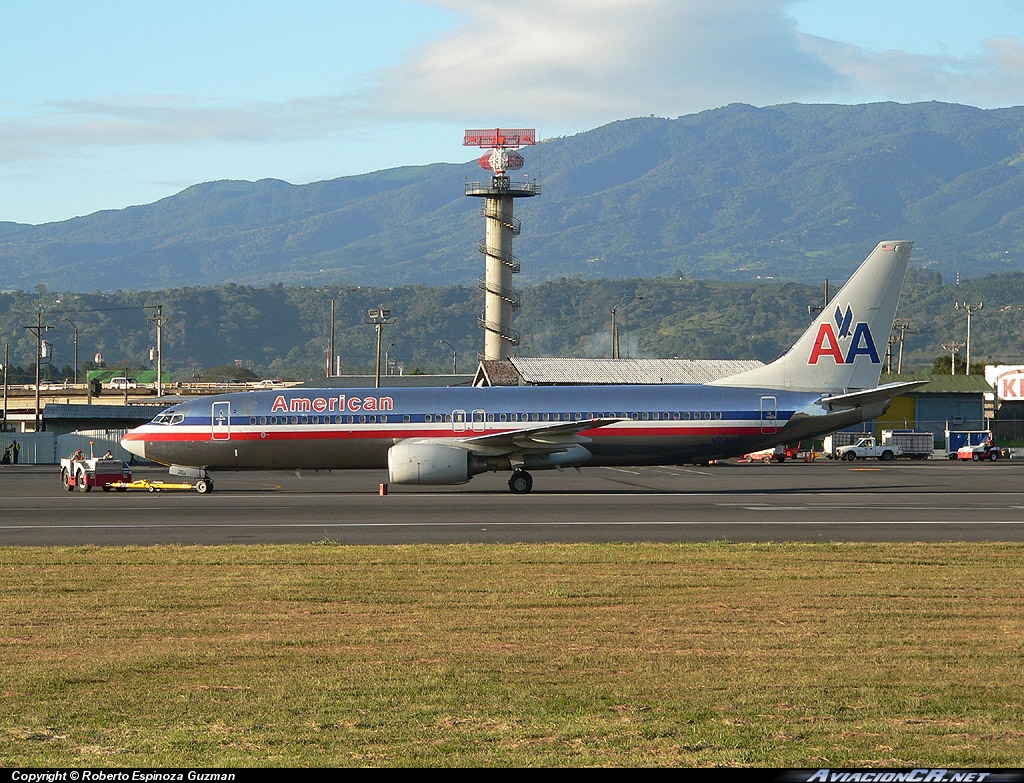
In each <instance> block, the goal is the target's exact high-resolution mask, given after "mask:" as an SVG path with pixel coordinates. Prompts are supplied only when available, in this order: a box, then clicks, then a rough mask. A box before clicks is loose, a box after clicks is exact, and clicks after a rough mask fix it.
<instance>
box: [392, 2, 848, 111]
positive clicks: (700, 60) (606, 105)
mask: <svg viewBox="0 0 1024 783" xmlns="http://www.w3.org/2000/svg"><path fill="white" fill-rule="evenodd" d="M434 4H435V5H440V6H444V7H445V8H447V9H449V10H452V11H454V12H457V13H459V14H461V15H462V16H463V17H464V18H465V21H464V23H463V24H462V25H461V26H459V27H458V28H456V29H453V30H451V31H450V32H448V33H447V34H445V35H443V36H441V37H439V38H437V39H436V40H434V41H432V42H429V43H427V44H426V45H425V46H424V47H423V48H422V49H420V50H419V51H417V52H414V53H413V54H411V55H410V56H409V57H408V58H407V59H406V60H405V61H404V62H402V63H401V64H400V65H398V66H395V67H393V68H390V69H387V70H385V71H383V72H382V73H380V74H379V89H380V94H379V100H378V101H377V103H376V107H375V113H379V114H380V115H381V116H383V117H387V118H392V119H397V118H407V117H409V116H429V117H447V118H462V119H464V120H466V121H469V120H470V119H471V118H473V117H480V116H492V115H495V114H500V113H505V114H513V115H517V116H521V117H531V118H537V119H538V120H550V121H556V122H565V121H566V120H567V119H568V118H572V119H574V120H575V121H576V122H577V123H588V124H589V123H594V122H602V121H607V120H612V119H621V118H623V117H628V116H636V115H638V114H649V113H657V114H661V115H677V114H684V113H688V112H692V111H698V110H701V109H705V108H708V107H711V106H718V105H722V104H725V103H729V102H733V101H746V102H751V103H759V104H765V103H772V102H778V101H785V100H795V99H803V98H808V97H810V96H812V95H815V94H820V93H821V92H822V91H824V90H836V89H838V88H839V87H840V86H841V81H842V77H841V76H840V75H839V74H837V73H836V72H835V71H834V70H832V69H831V68H830V67H828V66H827V65H825V64H823V63H822V62H821V61H820V60H819V59H817V57H815V56H814V55H813V54H812V53H809V52H807V51H805V50H804V49H803V48H802V46H801V40H800V37H799V35H798V34H797V31H796V27H795V22H794V20H793V19H792V18H791V17H789V16H787V14H786V13H785V7H786V5H787V2H785V1H784V0H719V2H717V3H707V2H705V1H704V0H699V1H698V0H603V1H600V0H596V1H595V0H561V1H560V2H552V1H551V0H521V1H520V2H518V3H516V4H514V5H512V6H509V5H508V4H506V3H501V2H498V1H497V0H434Z"/></svg>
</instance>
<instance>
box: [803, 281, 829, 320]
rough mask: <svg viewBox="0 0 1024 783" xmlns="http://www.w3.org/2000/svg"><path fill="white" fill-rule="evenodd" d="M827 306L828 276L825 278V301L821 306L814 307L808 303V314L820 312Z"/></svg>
mask: <svg viewBox="0 0 1024 783" xmlns="http://www.w3.org/2000/svg"><path fill="white" fill-rule="evenodd" d="M826 307H828V278H827V277H826V278H825V303H824V304H823V305H822V306H821V307H813V306H811V305H807V312H808V314H811V313H820V312H821V311H822V310H824V309H825V308H826Z"/></svg>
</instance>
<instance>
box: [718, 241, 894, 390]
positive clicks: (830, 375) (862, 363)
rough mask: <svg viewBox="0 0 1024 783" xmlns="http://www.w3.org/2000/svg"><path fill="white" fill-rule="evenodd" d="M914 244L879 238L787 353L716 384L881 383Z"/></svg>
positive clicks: (802, 386)
mask: <svg viewBox="0 0 1024 783" xmlns="http://www.w3.org/2000/svg"><path fill="white" fill-rule="evenodd" d="M913 246H914V243H913V242H904V241H886V242H879V243H878V245H877V246H876V247H875V249H874V250H872V251H871V254H870V255H869V256H868V257H867V258H866V259H865V260H864V263H862V264H861V265H860V267H859V268H858V269H857V271H856V272H854V273H853V276H852V277H851V278H850V279H849V280H848V281H847V282H846V285H844V286H843V287H842V288H841V289H840V290H839V293H837V294H836V295H835V297H833V299H832V301H831V302H829V304H828V307H826V308H825V309H824V310H823V311H822V312H821V314H820V315H819V316H818V317H817V318H816V319H815V320H814V323H812V324H811V326H810V327H809V328H808V329H807V331H806V332H804V333H803V335H802V336H801V337H800V339H799V340H797V342H796V344H795V345H794V346H793V347H792V348H790V349H789V351H787V352H786V353H785V354H784V355H783V356H782V357H780V358H779V359H777V360H775V361H774V362H772V363H771V364H768V365H765V366H764V367H758V368H756V369H754V370H748V371H746V372H742V373H739V374H738V375H733V376H730V377H728V378H722V379H721V380H718V381H714V382H713V384H712V385H715V386H744V387H756V388H771V389H792V390H794V391H821V392H829V393H836V394H842V393H846V392H850V391H856V390H858V389H871V388H874V387H875V386H877V385H878V378H879V376H880V374H881V372H882V360H883V358H884V352H885V348H886V345H887V341H888V339H889V332H890V330H891V329H892V322H893V319H894V318H895V317H896V306H897V305H898V304H899V300H900V292H901V291H902V289H903V278H904V277H905V276H906V273H907V264H908V262H909V261H910V251H911V249H912V248H913Z"/></svg>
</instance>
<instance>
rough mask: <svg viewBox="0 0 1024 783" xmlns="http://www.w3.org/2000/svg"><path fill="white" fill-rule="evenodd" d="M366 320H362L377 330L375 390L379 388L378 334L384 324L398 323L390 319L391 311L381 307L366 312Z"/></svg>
mask: <svg viewBox="0 0 1024 783" xmlns="http://www.w3.org/2000/svg"><path fill="white" fill-rule="evenodd" d="M366 316H367V317H366V318H364V319H363V321H364V322H365V323H368V324H370V325H371V326H373V327H376V329H377V373H376V378H375V381H374V383H375V388H378V389H379V388H380V334H381V329H382V327H383V326H384V325H385V324H394V323H398V321H397V320H396V319H394V318H392V317H391V311H390V310H385V309H384V308H383V307H379V308H375V309H373V310H368V311H367V313H366Z"/></svg>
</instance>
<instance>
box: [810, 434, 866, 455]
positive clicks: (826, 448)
mask: <svg viewBox="0 0 1024 783" xmlns="http://www.w3.org/2000/svg"><path fill="white" fill-rule="evenodd" d="M868 434H869V433H867V432H833V433H832V434H831V435H826V436H825V439H824V440H823V441H822V449H821V450H822V451H823V452H825V454H826V456H828V458H829V459H835V458H836V452H837V451H839V449H841V448H842V447H843V446H850V445H852V444H854V443H856V442H857V441H858V440H860V439H861V438H865V437H867V436H868Z"/></svg>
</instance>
